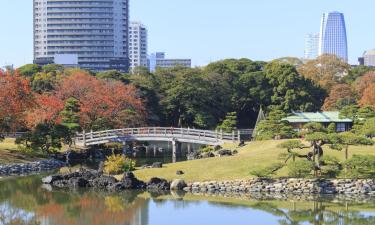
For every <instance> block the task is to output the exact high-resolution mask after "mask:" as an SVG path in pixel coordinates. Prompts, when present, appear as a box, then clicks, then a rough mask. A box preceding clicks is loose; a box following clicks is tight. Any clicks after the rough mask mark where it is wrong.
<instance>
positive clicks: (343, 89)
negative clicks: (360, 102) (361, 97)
mask: <svg viewBox="0 0 375 225" xmlns="http://www.w3.org/2000/svg"><path fill="white" fill-rule="evenodd" d="M340 99H354V93H353V91H352V88H351V87H350V85H348V84H336V85H335V86H333V87H332V89H331V91H330V93H329V96H328V97H327V98H326V99H325V101H324V105H323V107H322V109H323V110H337V107H336V103H337V101H338V100H340Z"/></svg>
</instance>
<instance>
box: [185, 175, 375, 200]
mask: <svg viewBox="0 0 375 225" xmlns="http://www.w3.org/2000/svg"><path fill="white" fill-rule="evenodd" d="M183 190H184V191H187V192H193V193H289V194H348V195H371V196H375V179H292V178H290V179H260V178H258V179H251V180H237V181H223V182H216V181H210V182H195V183H190V184H187V187H185V188H183Z"/></svg>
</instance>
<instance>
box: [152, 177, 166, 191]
mask: <svg viewBox="0 0 375 225" xmlns="http://www.w3.org/2000/svg"><path fill="white" fill-rule="evenodd" d="M147 189H148V190H164V191H167V190H169V189H170V184H169V182H168V181H167V180H165V179H160V178H157V177H154V178H151V180H150V181H149V182H148V183H147Z"/></svg>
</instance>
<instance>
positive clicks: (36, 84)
mask: <svg viewBox="0 0 375 225" xmlns="http://www.w3.org/2000/svg"><path fill="white" fill-rule="evenodd" d="M56 82H57V77H56V76H55V75H54V73H44V72H41V73H37V74H35V75H34V77H33V80H32V82H31V87H32V89H33V91H34V92H37V93H39V94H43V93H46V92H51V91H53V89H54V88H55V85H56Z"/></svg>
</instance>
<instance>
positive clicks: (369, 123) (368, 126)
mask: <svg viewBox="0 0 375 225" xmlns="http://www.w3.org/2000/svg"><path fill="white" fill-rule="evenodd" d="M360 134H362V135H364V136H366V137H369V138H371V139H372V138H373V137H375V118H371V119H368V120H366V122H365V123H364V124H363V126H362V127H361V129H360Z"/></svg>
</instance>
